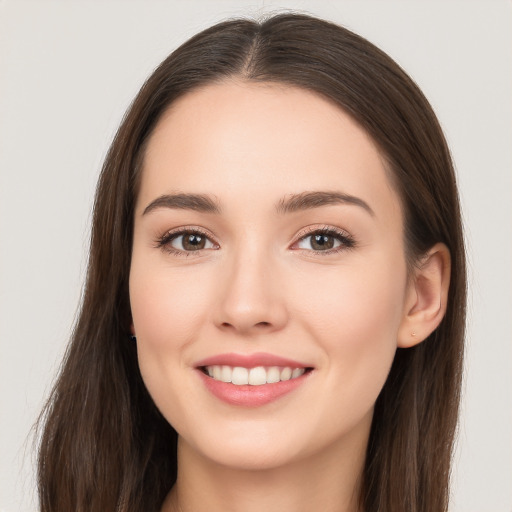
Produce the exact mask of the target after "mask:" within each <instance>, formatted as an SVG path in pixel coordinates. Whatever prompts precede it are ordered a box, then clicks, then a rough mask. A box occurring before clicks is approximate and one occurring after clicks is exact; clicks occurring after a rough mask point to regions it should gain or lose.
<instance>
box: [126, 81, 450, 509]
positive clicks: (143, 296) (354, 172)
mask: <svg viewBox="0 0 512 512" xmlns="http://www.w3.org/2000/svg"><path fill="white" fill-rule="evenodd" d="M311 191H331V192H332V191H337V192H341V193H344V194H349V195H350V196H353V197H356V198H358V199H360V200H362V201H364V202H365V203H366V204H367V205H368V207H369V209H371V211H369V210H368V209H366V208H365V207H362V206H360V205H358V204H353V203H343V204H328V205H323V206H320V207H316V208H310V209H307V210H301V211H294V212H290V213H286V214H279V213H276V210H275V205H276V204H277V203H278V202H279V201H280V200H281V199H282V198H287V197H289V196H290V194H300V193H304V192H311ZM174 193H195V194H207V195H209V196H211V197H212V198H214V199H215V200H216V201H217V202H218V204H219V205H220V208H221V209H222V212H221V213H220V214H214V213H206V212H198V211H192V210H188V209H178V208H169V207H165V206H157V207H154V208H152V209H151V210H150V211H147V212H146V213H144V211H145V210H146V208H147V207H148V205H150V204H151V203H152V202H153V201H154V200H155V199H156V198H158V197H160V196H162V195H163V194H174ZM183 227H187V228H190V229H191V228H200V229H201V230H202V231H204V232H206V233H207V235H208V238H209V240H211V243H210V242H208V243H207V244H206V246H205V248H203V249H202V250H199V251H189V252H188V253H185V251H184V250H183V249H184V248H183V246H182V245H180V242H181V241H182V239H174V240H173V241H172V242H168V243H167V245H166V246H163V247H162V246H160V244H159V240H161V239H162V237H163V236H165V235H166V234H167V233H168V232H169V231H171V230H175V229H177V228H183ZM324 227H329V228H335V229H338V230H341V231H342V233H343V234H344V235H345V236H348V237H349V239H350V240H352V242H353V247H349V246H348V245H347V244H345V243H340V242H341V241H337V242H336V244H340V245H339V248H341V250H339V251H338V252H334V253H333V252H331V253H329V254H323V253H322V249H318V246H314V245H312V243H311V242H312V239H311V237H308V236H307V235H308V233H305V232H304V229H305V228H307V229H309V230H310V231H311V230H314V229H322V228H324ZM329 240H330V241H331V242H332V241H334V239H329ZM170 245H172V247H171V250H172V249H175V250H176V249H178V250H179V251H181V254H180V253H178V254H175V253H172V252H170V250H169V246H170ZM349 245H350V244H349ZM315 247H316V250H314V249H315ZM187 254H188V255H187ZM448 268H449V254H448V251H447V250H446V248H445V247H444V246H442V245H440V244H439V245H438V246H435V247H434V248H432V249H431V251H430V252H429V253H428V254H427V255H426V256H425V258H424V259H423V261H422V264H421V265H420V266H418V268H417V269H416V270H415V271H414V274H413V275H410V274H408V272H407V265H406V260H405V248H404V244H403V216H402V211H401V207H400V200H399V197H398V195H397V193H396V192H395V190H394V189H393V188H392V186H391V183H390V180H389V178H388V172H387V171H386V169H385V166H384V164H383V160H382V158H381V155H380V154H379V152H378V150H377V148H376V146H375V144H374V143H373V142H372V140H371V139H370V138H369V136H368V135H367V134H366V133H365V132H364V130H362V129H361V128H360V127H359V126H358V125H357V124H356V123H355V122H354V121H353V120H352V119H351V118H350V117H349V116H348V115H346V114H345V113H344V112H343V111H341V110H340V109H339V108H337V107H336V106H334V105H333V104H331V103H329V102H328V101H326V100H325V99H323V98H321V97H319V96H318V95H316V94H314V93H311V92H308V91H304V90H301V89H297V88H291V87H287V86H280V85H276V84H273V85H269V84H254V83H245V82H241V81H229V82H225V83H222V84H215V85H210V86H207V87H205V88H203V89H199V90H196V91H194V92H191V93H189V94H187V95H186V96H184V97H182V98H181V99H179V100H178V101H177V102H175V103H174V104H173V105H172V107H171V108H170V109H169V110H168V111H167V112H166V113H165V114H164V116H163V117H162V119H161V120H160V122H159V124H158V126H157V127H156V129H155V131H154V133H153V134H152V136H151V138H150V141H149V145H148V148H147V153H146V155H145V160H144V166H143V172H142V179H141V184H140V191H139V194H138V199H137V205H136V211H135V231H134V241H133V254H132V266H131V272H130V300H131V307H132V315H133V326H132V328H133V331H134V332H135V333H136V335H137V348H138V355H139V365H140V369H141V373H142V376H143V379H144V382H145V384H146V386H147V388H148V390H149V392H150V394H151V396H152V397H153V399H154V401H155V403H156V404H157V406H158V407H159V409H160V410H161V412H162V413H163V415H164V416H165V418H166V419H167V420H168V421H169V422H170V423H171V424H172V425H173V426H174V428H175V429H176V430H177V432H178V434H179V442H178V461H179V464H178V467H179V475H178V480H177V483H176V485H175V486H174V488H173V489H172V491H171V492H170V493H169V495H168V497H167V500H166V502H165V504H164V507H163V510H182V511H202V510H209V511H216V510H219V511H220V510H222V511H244V512H248V511H249V512H251V511H256V510H258V512H259V511H261V510H266V511H273V510H275V511H278V510H279V511H281V512H282V511H287V510H290V511H292V510H293V511H294V512H297V511H299V512H300V511H310V510H324V511H333V512H334V511H340V512H341V511H356V510H358V505H357V496H358V491H359V478H360V475H361V471H362V468H363V465H364V456H365V450H366V445H367V441H368V436H369V429H370V425H371V419H372V414H373V407H374V403H375V400H376V398H377V396H378V394H379V392H380V390H381V389H382V386H383V385H384V382H385V380H386V377H387V375H388V372H389V368H390V366H391V363H392V361H393V357H394V354H395V350H396V348H397V346H402V347H407V346H412V345H414V344H416V343H419V342H420V341H421V340H423V339H424V338H425V337H426V336H428V334H430V332H431V331H432V330H433V329H435V327H436V326H437V324H438V323H439V322H440V320H441V318H442V316H443V314H444V308H445V304H446V294H447V289H448V282H449V272H448ZM254 352H268V353H271V354H276V355H278V356H282V357H286V358H292V359H294V360H298V361H301V362H304V363H307V365H308V366H310V367H313V371H312V372H311V373H310V374H309V375H308V378H307V380H306V381H305V382H304V383H303V384H302V385H301V386H300V387H299V388H297V389H296V390H294V391H293V392H292V393H289V394H288V395H285V396H284V397H281V398H280V399H278V400H276V401H274V402H271V403H269V404H266V405H264V406H261V407H254V408H249V407H240V406H234V405H230V404H227V403H224V402H222V401H220V400H219V399H217V398H216V397H214V396H213V395H212V394H211V393H210V392H209V391H208V390H207V389H206V387H205V386H204V385H203V383H202V381H201V379H200V378H199V377H198V372H197V369H196V368H195V364H196V363H197V362H198V361H200V360H201V359H204V358H206V357H210V356H214V355H217V354H224V353H238V354H252V353H254Z"/></svg>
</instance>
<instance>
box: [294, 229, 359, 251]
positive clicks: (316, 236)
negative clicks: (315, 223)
mask: <svg viewBox="0 0 512 512" xmlns="http://www.w3.org/2000/svg"><path fill="white" fill-rule="evenodd" d="M295 246H296V248H297V249H302V250H307V251H314V252H318V253H325V254H332V253H336V252H339V251H341V250H344V249H349V248H352V247H354V246H355V242H354V240H353V238H352V237H351V236H350V235H349V234H348V233H346V232H344V231H342V230H339V229H335V228H322V229H315V230H310V231H309V233H308V234H307V235H305V236H301V238H300V239H299V241H298V242H296V244H295Z"/></svg>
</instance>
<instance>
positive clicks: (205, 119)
mask: <svg viewBox="0 0 512 512" xmlns="http://www.w3.org/2000/svg"><path fill="white" fill-rule="evenodd" d="M305 190H341V191H343V192H344V193H347V194H352V195H356V196H361V197H362V198H363V199H364V200H365V201H367V202H372V203H373V204H374V206H372V208H374V209H376V210H377V213H378V210H382V211H381V215H388V214H390V213H394V214H395V215H396V211H395V212H391V211H390V208H391V210H393V209H394V210H396V208H397V205H398V197H397V195H396V193H395V191H394V190H393V187H392V186H391V183H390V181H389V179H388V176H387V172H386V169H385V165H384V163H383V159H382V158H381V155H380V153H379V151H378V149H377V147H376V145H375V144H374V142H373V141H372V139H371V138H370V137H369V136H368V134H367V133H366V132H365V131H364V130H363V129H362V128H361V127H360V126H359V125H358V124H357V123H356V122H355V121H354V120H353V119H352V118H351V117H350V116H348V115H347V114H346V113H345V112H344V111H343V110H341V109H340V108H338V107H337V106H335V105H334V104H333V103H331V102H330V101H328V100H326V99H324V98H322V97H321V96H319V95H317V94H315V93H313V92H310V91H307V90H303V89H300V88H296V87H290V86H286V85H279V84H266V83H264V84H255V83H247V82H226V83H220V84H213V85H208V86H206V87H204V88H201V89H197V90H194V91H193V92H190V93H188V94H186V95H185V96H183V97H182V98H180V99H179V100H177V101H176V102H175V103H174V104H173V105H172V106H171V107H170V108H169V109H168V110H167V111H166V112H165V114H164V115H163V116H162V118H161V120H160V121H159V123H158V124H157V127H156V128H155V130H154V132H153V134H152V135H151V137H150V140H149V143H148V146H147V150H146V154H145V158H144V166H143V174H142V181H141V189H140V197H139V198H140V200H141V202H144V201H150V200H152V199H154V197H153V196H155V195H158V194H162V193H170V192H176V191H179V192H199V193H208V194H214V195H216V196H217V197H219V198H220V199H221V200H223V201H224V200H225V201H229V200H232V201H233V202H235V203H237V204H238V205H245V206H246V207H247V208H248V207H249V205H253V204H255V203H256V200H257V199H263V198H265V197H267V198H268V199H269V201H270V200H271V198H273V197H277V196H282V195H286V194H289V193H301V192H303V191H305Z"/></svg>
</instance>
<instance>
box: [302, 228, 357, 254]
mask: <svg viewBox="0 0 512 512" xmlns="http://www.w3.org/2000/svg"><path fill="white" fill-rule="evenodd" d="M315 234H320V235H322V234H324V235H327V236H333V237H335V238H337V239H338V240H339V241H340V242H341V244H340V245H339V246H338V247H334V248H332V249H328V250H325V251H318V250H314V249H300V248H296V249H294V250H297V251H304V252H305V253H308V254H312V255H320V256H327V255H330V254H335V253H338V252H340V251H344V250H347V249H352V248H353V247H355V245H356V242H355V240H354V238H353V236H352V235H351V234H350V233H349V232H348V231H345V230H344V229H341V228H338V227H335V226H330V225H327V224H324V225H322V226H318V225H316V226H308V227H306V228H304V229H302V230H301V231H299V232H298V233H297V237H296V240H295V242H293V244H292V248H293V246H295V245H297V244H298V243H299V242H301V241H302V240H304V239H305V238H308V237H309V236H312V235H315Z"/></svg>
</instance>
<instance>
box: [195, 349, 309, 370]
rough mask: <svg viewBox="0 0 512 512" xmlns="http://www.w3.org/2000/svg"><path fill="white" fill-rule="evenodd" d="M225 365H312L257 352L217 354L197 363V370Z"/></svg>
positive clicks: (245, 366)
mask: <svg viewBox="0 0 512 512" xmlns="http://www.w3.org/2000/svg"><path fill="white" fill-rule="evenodd" d="M214 365H221V366H222V365H225V366H233V367H235V366H240V367H242V368H255V367H257V366H286V367H290V368H310V367H311V365H308V364H304V363H301V362H299V361H294V360H293V359H288V358H286V357H281V356H277V355H274V354H268V353H266V352H257V353H254V354H235V353H228V354H217V355H215V356H211V357H207V358H206V359H202V360H201V361H199V362H197V363H196V364H195V366H196V367H197V368H200V367H204V366H214Z"/></svg>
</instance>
